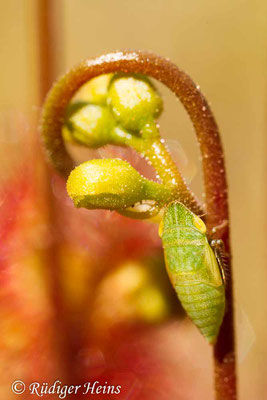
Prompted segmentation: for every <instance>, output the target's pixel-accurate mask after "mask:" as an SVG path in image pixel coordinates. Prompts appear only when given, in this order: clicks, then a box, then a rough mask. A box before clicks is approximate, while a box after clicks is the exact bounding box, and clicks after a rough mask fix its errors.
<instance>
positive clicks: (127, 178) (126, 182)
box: [67, 158, 144, 209]
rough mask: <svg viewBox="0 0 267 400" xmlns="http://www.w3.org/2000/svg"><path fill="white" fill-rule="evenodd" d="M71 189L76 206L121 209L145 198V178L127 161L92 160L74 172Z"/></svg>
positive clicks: (71, 195) (69, 188)
mask: <svg viewBox="0 0 267 400" xmlns="http://www.w3.org/2000/svg"><path fill="white" fill-rule="evenodd" d="M67 191H68V194H69V196H70V197H71V198H72V200H73V201H74V204H75V206H76V207H85V208H88V209H94V208H106V209H118V208H123V207H126V206H128V207H129V206H131V205H132V204H134V203H135V202H138V201H140V199H142V198H143V194H144V178H143V177H142V176H141V175H140V174H139V173H138V172H137V171H136V170H135V169H134V168H133V167H132V166H131V165H130V164H129V163H128V162H126V161H123V160H120V159H108V158H107V159H98V160H91V161H87V162H85V163H83V164H81V165H79V166H78V167H76V168H75V169H74V170H73V171H72V172H71V174H70V176H69V179H68V182H67Z"/></svg>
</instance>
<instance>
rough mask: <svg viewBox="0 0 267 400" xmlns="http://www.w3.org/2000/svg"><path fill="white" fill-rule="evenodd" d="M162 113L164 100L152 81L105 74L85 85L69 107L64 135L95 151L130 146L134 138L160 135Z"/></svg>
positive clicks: (131, 76)
mask: <svg viewBox="0 0 267 400" xmlns="http://www.w3.org/2000/svg"><path fill="white" fill-rule="evenodd" d="M161 111H162V99H161V97H160V96H159V94H158V93H157V91H156V89H155V88H154V86H153V85H152V83H151V82H150V81H149V80H148V78H146V77H143V76H139V75H125V74H123V75H122V74H115V75H113V74H106V75H101V76H99V77H96V78H93V79H92V80H91V81H89V82H88V83H87V84H85V85H84V87H83V88H82V89H81V90H80V91H79V94H78V96H76V98H75V99H74V101H73V102H72V103H71V104H70V105H69V107H68V110H67V114H66V122H65V125H64V128H63V135H64V137H65V139H67V140H70V141H72V142H76V143H80V144H83V145H86V146H88V147H91V148H98V147H101V146H104V145H105V144H117V145H127V144H128V142H127V139H128V140H129V138H130V137H131V136H133V135H134V136H136V137H141V136H143V135H146V132H152V131H154V135H158V131H157V129H156V128H155V125H156V124H155V118H157V117H158V116H159V115H160V113H161ZM150 135H151V133H150ZM127 136H128V138H127Z"/></svg>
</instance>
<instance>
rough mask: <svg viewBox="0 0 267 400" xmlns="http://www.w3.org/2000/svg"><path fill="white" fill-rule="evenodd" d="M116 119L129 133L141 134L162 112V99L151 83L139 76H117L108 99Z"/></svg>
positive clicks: (112, 82) (111, 85)
mask: <svg viewBox="0 0 267 400" xmlns="http://www.w3.org/2000/svg"><path fill="white" fill-rule="evenodd" d="M107 102H108V105H109V106H110V107H111V109H112V111H113V113H114V115H115V118H116V119H117V121H118V122H119V123H120V124H121V125H122V127H123V128H124V129H126V130H129V131H134V132H140V131H141V130H142V128H143V127H144V126H145V125H146V124H148V123H150V122H151V121H153V120H154V118H156V117H157V116H159V114H160V113H161V111H162V107H163V104H162V99H161V97H160V96H159V94H158V93H157V92H156V89H155V88H154V87H153V85H152V84H151V82H150V81H149V80H148V79H147V78H145V77H140V76H138V75H134V76H127V75H126V76H120V75H118V76H116V77H115V78H114V79H113V80H112V81H111V84H110V87H109V91H108V98H107Z"/></svg>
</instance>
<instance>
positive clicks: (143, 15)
mask: <svg viewBox="0 0 267 400" xmlns="http://www.w3.org/2000/svg"><path fill="white" fill-rule="evenodd" d="M0 15H1V24H0V48H1V53H0V61H1V64H0V65H1V73H0V87H1V92H0V143H1V148H0V163H1V171H0V182H1V183H0V195H1V198H0V205H1V208H0V265H1V275H0V282H1V293H0V377H1V378H0V384H1V385H0V397H1V398H5V399H7V400H8V399H13V398H16V396H15V395H13V394H12V392H11V389H10V385H11V382H13V380H15V379H22V380H24V381H25V382H26V383H29V382H33V381H39V382H49V383H51V384H52V383H53V382H54V381H55V380H57V379H59V380H61V381H62V382H64V383H69V384H74V385H75V384H79V383H80V382H86V381H91V382H93V381H94V380H98V381H100V382H102V383H104V382H105V381H106V382H108V383H109V384H113V385H121V386H122V392H121V394H120V395H119V396H118V395H117V396H114V398H121V399H140V400H144V399H149V398H150V399H155V400H161V399H166V400H167V399H174V398H175V399H183V400H187V399H188V400H189V399H190V400H193V399H200V398H201V399H204V398H205V399H207V400H208V399H212V398H213V392H212V357H211V349H210V348H209V347H208V346H207V345H206V343H205V342H204V339H202V337H201V336H200V335H199V333H198V332H197V330H196V329H195V328H194V326H193V325H192V324H191V323H190V322H189V321H188V320H187V319H186V318H185V317H184V315H183V312H182V310H181V308H180V306H179V304H178V302H177V300H176V298H175V296H174V293H173V291H172V288H171V287H170V285H169V282H168V279H167V277H166V273H165V270H164V263H163V259H162V252H161V248H160V241H159V239H158V236H157V227H156V226H154V225H152V224H148V223H141V222H136V221H131V220H129V219H127V218H123V217H120V216H118V215H116V214H115V213H112V214H111V213H108V212H102V211H90V212H89V211H86V210H79V211H78V210H74V208H73V206H72V203H71V202H70V200H69V199H68V198H67V196H66V192H65V184H64V182H63V181H62V180H61V178H60V177H58V176H57V175H56V174H55V173H53V171H51V170H50V169H49V168H48V167H47V165H46V163H45V160H44V156H43V153H42V150H41V145H40V141H39V138H38V132H37V125H38V119H39V115H40V109H41V104H42V101H43V99H44V96H45V94H46V92H47V91H48V89H49V88H50V86H51V84H52V82H53V80H54V79H56V78H57V77H58V76H59V75H60V74H62V73H64V72H65V71H66V69H68V68H70V67H71V66H73V65H74V64H75V63H78V62H79V61H80V60H81V59H84V58H91V57H95V56H97V55H101V54H103V53H107V52H110V51H113V50H117V49H143V50H151V51H153V52H155V53H157V54H159V55H162V56H166V57H169V58H170V59H171V60H172V61H173V62H174V63H176V64H177V65H178V66H179V67H180V68H181V69H183V70H185V71H186V72H188V73H189V75H190V76H191V77H192V78H193V79H194V80H195V82H196V83H197V84H199V85H200V87H201V90H202V91H203V92H204V94H205V95H206V97H207V99H208V101H209V102H210V104H211V107H212V110H213V112H214V114H215V117H216V119H217V122H218V124H219V127H220V132H221V136H222V141H223V145H224V149H225V157H226V167H227V172H228V180H229V196H230V211H231V228H232V247H233V266H234V293H235V308H236V335H237V343H238V376H239V392H240V399H242V400H252V399H253V400H254V399H255V400H259V399H265V398H267V383H266V379H265V378H266V373H267V367H266V356H267V341H266V332H267V319H266V315H267V291H266V287H267V268H266V261H265V260H266V258H267V250H266V248H267V247H266V239H267V226H266V220H267V219H266V201H267V193H266V185H265V184H264V182H266V177H265V175H266V167H267V165H266V155H267V151H266V130H267V118H266V117H267V113H266V106H267V102H266V99H267V96H266V95H267V80H266V71H267V58H266V54H267V52H266V49H267V24H266V22H267V21H266V15H267V3H266V2H265V1H263V0H258V1H257V0H256V1H253V2H252V1H244V0H232V1H230V0H222V1H220V2H219V3H218V2H213V1H211V0H202V1H200V0H199V1H192V2H184V1H182V0H154V1H152V0H142V1H139V0H136V1H123V0H113V1H108V0H98V1H94V0H54V1H50V0H9V2H6V1H3V0H2V1H1V2H0ZM157 86H158V88H159V90H160V92H161V93H162V95H163V97H164V104H165V111H164V113H163V116H162V117H161V120H160V124H161V131H162V134H163V136H164V138H166V139H168V140H170V143H171V144H170V147H171V150H172V152H173V154H174V156H175V158H176V160H177V162H178V163H180V164H181V168H183V170H184V173H185V175H186V177H187V179H188V181H190V182H191V187H192V188H193V189H194V191H195V192H196V193H197V194H198V195H199V197H201V171H200V164H199V160H198V148H197V145H196V141H195V137H194V132H193V128H192V126H191V124H190V122H189V120H188V118H187V115H186V113H185V112H184V110H183V108H182V106H181V105H180V104H179V103H178V102H177V101H176V99H174V97H173V95H171V94H170V93H169V92H168V90H167V89H165V88H163V87H162V85H160V84H158V85H157ZM113 151H115V150H114V149H105V150H104V151H103V152H102V154H100V155H99V154H98V155H97V156H107V155H108V154H110V152H113ZM117 151H118V152H120V153H119V155H120V156H122V157H125V158H127V159H128V160H130V162H132V164H134V165H135V166H137V167H138V168H139V169H140V170H142V171H144V173H146V174H147V175H148V176H149V174H150V173H151V171H149V170H148V169H146V168H147V167H146V166H145V165H144V163H143V162H142V161H140V160H139V159H138V158H137V157H136V156H135V155H133V154H131V153H127V151H126V152H125V151H122V150H117ZM117 154H118V153H117ZM75 155H76V157H77V160H79V161H81V160H85V159H88V158H90V157H95V156H96V154H93V153H90V152H84V151H83V152H82V151H81V152H80V153H79V151H77V149H76V150H75ZM140 232H141V233H140ZM151 299H153V301H151ZM23 396H24V397H23V398H25V399H27V398H28V397H30V396H29V395H28V394H27V393H26V392H25V394H24V395H23ZM27 396H28V397H27ZM48 398H49V399H51V398H57V397H53V396H51V395H50V396H48ZM75 398H78V396H77V397H75ZM110 398H113V397H112V396H110Z"/></svg>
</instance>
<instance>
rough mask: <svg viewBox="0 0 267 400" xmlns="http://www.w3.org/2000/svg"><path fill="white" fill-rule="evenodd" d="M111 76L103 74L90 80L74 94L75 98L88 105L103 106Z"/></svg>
mask: <svg viewBox="0 0 267 400" xmlns="http://www.w3.org/2000/svg"><path fill="white" fill-rule="evenodd" d="M112 77H113V74H104V75H100V76H97V77H96V78H93V79H91V80H90V81H89V82H87V83H86V84H85V85H83V86H82V87H81V89H80V90H79V91H78V93H77V94H76V96H75V98H77V99H79V100H83V101H87V102H89V103H94V104H100V105H105V104H106V100H107V93H108V86H109V83H110V80H111V79H112Z"/></svg>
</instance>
